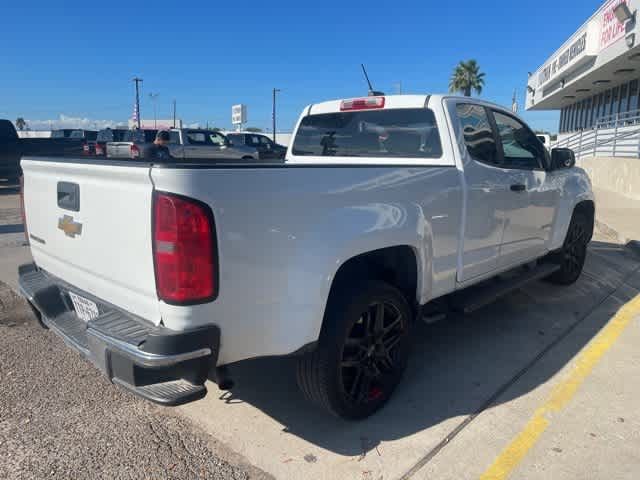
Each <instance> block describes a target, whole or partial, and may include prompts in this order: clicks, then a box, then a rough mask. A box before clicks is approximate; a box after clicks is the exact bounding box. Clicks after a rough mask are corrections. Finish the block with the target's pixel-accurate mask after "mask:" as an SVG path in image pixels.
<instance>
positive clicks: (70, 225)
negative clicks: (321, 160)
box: [58, 215, 82, 238]
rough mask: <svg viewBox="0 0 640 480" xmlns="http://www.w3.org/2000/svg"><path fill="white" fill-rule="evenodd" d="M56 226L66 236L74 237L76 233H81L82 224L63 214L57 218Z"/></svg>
mask: <svg viewBox="0 0 640 480" xmlns="http://www.w3.org/2000/svg"><path fill="white" fill-rule="evenodd" d="M58 228H59V229H60V230H62V231H63V232H64V234H65V235H66V236H67V237H71V238H75V237H76V235H80V234H81V233H82V224H81V223H79V222H74V221H73V217H70V216H69V215H64V216H63V217H62V218H60V219H59V220H58Z"/></svg>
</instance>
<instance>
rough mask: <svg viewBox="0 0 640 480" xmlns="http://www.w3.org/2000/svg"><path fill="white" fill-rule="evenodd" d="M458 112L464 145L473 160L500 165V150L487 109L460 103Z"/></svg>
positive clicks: (457, 106)
mask: <svg viewBox="0 0 640 480" xmlns="http://www.w3.org/2000/svg"><path fill="white" fill-rule="evenodd" d="M456 110H457V114H458V119H459V120H460V125H461V126H462V134H463V135H464V143H465V145H466V146H467V151H468V152H469V155H471V158H473V159H474V160H477V161H479V162H484V163H488V164H490V165H498V163H499V156H498V148H497V146H496V139H495V137H494V135H493V129H492V128H491V122H490V121H489V115H488V113H487V111H486V109H485V108H484V107H483V106H481V105H471V104H468V103H459V104H458V105H456Z"/></svg>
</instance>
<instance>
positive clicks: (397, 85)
mask: <svg viewBox="0 0 640 480" xmlns="http://www.w3.org/2000/svg"><path fill="white" fill-rule="evenodd" d="M393 86H394V87H396V93H397V94H398V95H402V82H396V83H394V84H393Z"/></svg>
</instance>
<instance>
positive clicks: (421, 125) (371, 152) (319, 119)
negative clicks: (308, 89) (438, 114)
mask: <svg viewBox="0 0 640 480" xmlns="http://www.w3.org/2000/svg"><path fill="white" fill-rule="evenodd" d="M293 155H317V156H323V157H326V156H331V157H340V156H342V157H390V158H402V157H404V158H438V157H440V156H442V146H441V145H440V135H439V133H438V128H437V126H436V120H435V117H434V115H433V112H432V111H431V110H428V109H424V108H416V109H389V110H376V111H360V112H340V113H327V114H321V115H310V116H308V117H305V118H303V119H302V122H301V123H300V127H299V129H298V132H297V133H296V138H295V140H294V143H293Z"/></svg>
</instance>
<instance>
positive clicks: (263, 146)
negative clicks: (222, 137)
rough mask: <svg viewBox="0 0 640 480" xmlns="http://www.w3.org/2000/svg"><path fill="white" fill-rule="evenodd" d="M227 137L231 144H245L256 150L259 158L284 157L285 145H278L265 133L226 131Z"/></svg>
mask: <svg viewBox="0 0 640 480" xmlns="http://www.w3.org/2000/svg"><path fill="white" fill-rule="evenodd" d="M226 135H227V138H228V139H229V140H230V141H231V143H232V144H233V145H246V146H247V147H252V148H255V149H256V150H258V154H259V155H260V158H261V159H274V158H275V159H277V158H284V157H285V155H286V153H287V147H285V146H284V145H279V144H277V143H275V142H274V141H273V140H271V139H270V138H269V137H267V136H266V135H263V134H261V133H253V132H238V133H235V132H234V133H231V132H230V133H227V134H226Z"/></svg>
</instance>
